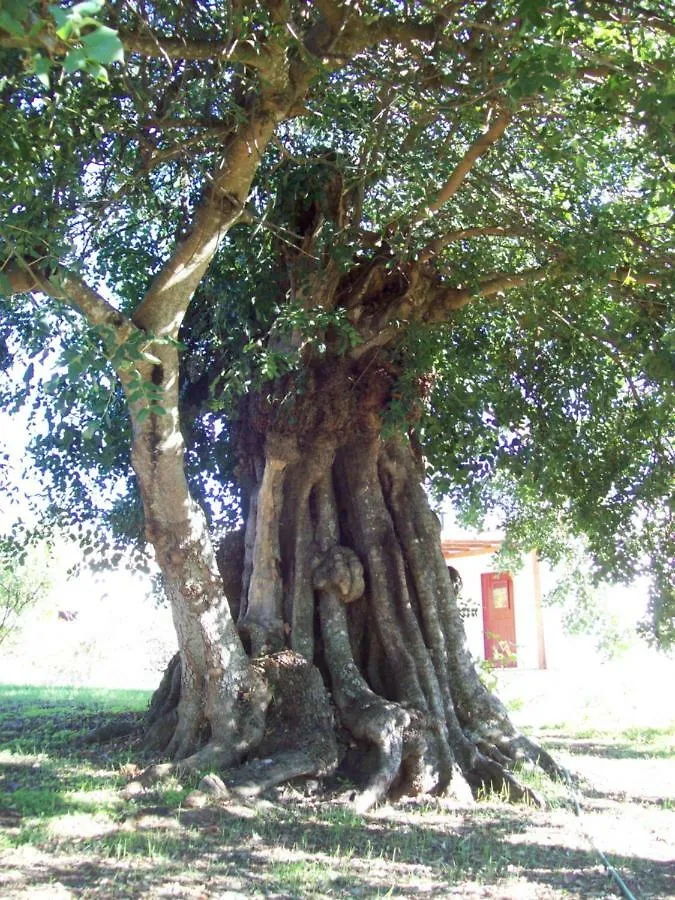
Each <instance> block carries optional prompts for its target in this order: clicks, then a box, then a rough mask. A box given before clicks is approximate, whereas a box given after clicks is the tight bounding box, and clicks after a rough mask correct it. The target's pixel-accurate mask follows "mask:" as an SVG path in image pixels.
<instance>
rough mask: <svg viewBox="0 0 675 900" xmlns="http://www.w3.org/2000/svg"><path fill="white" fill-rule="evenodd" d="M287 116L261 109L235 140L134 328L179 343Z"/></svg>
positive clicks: (262, 106)
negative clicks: (191, 308) (264, 156)
mask: <svg viewBox="0 0 675 900" xmlns="http://www.w3.org/2000/svg"><path fill="white" fill-rule="evenodd" d="M283 113H284V110H282V109H280V108H279V107H276V106H274V105H270V106H266V105H265V104H264V103H261V104H260V105H259V106H258V108H257V109H256V110H255V111H252V112H251V113H250V118H249V120H248V121H247V122H245V123H243V124H242V125H241V126H240V127H239V129H238V130H237V131H236V132H235V133H234V134H233V135H232V137H231V139H230V141H229V143H228V145H227V147H226V151H225V154H224V155H223V158H222V159H221V161H220V164H219V165H218V167H217V171H216V172H215V173H214V174H213V175H212V177H211V180H210V185H209V187H208V189H207V190H206V191H205V196H204V200H203V201H202V203H201V204H200V206H199V207H198V208H197V210H196V213H195V217H194V220H193V226H192V230H191V232H190V233H189V235H188V236H187V237H186V238H185V239H184V240H182V241H180V242H179V243H178V244H177V245H176V247H175V249H174V251H173V253H172V254H171V256H170V257H169V259H168V260H167V261H166V263H165V264H164V266H163V267H162V269H161V270H160V271H159V273H158V274H157V275H156V276H155V278H154V280H153V282H152V284H151V286H150V288H149V290H148V292H147V294H146V295H145V297H144V298H143V300H142V301H141V304H140V305H139V307H138V309H137V310H136V312H135V313H134V315H133V321H134V323H135V324H136V325H137V326H138V327H139V328H142V329H143V330H144V331H150V332H152V333H153V334H155V335H157V336H158V337H165V336H169V337H174V338H175V337H177V336H178V330H179V329H180V326H181V323H182V321H183V317H184V315H185V312H186V310H187V308H188V305H189V304H190V301H191V300H192V297H193V295H194V293H195V291H196V290H197V287H198V286H199V283H200V281H201V280H202V278H203V277H204V274H205V273H206V270H207V269H208V267H209V265H210V263H211V260H212V259H213V257H214V256H215V254H216V251H217V249H218V245H219V244H220V241H221V239H222V238H223V237H224V235H225V234H226V233H227V232H228V231H229V229H230V228H231V227H232V225H234V224H235V222H237V221H238V220H239V219H240V218H241V216H242V215H244V213H245V206H246V199H247V196H248V192H249V189H250V186H251V182H252V181H253V178H254V176H255V173H256V170H257V168H258V164H259V162H260V158H261V156H262V154H263V152H264V150H265V147H266V146H267V144H268V142H269V140H270V139H271V137H272V135H273V134H274V129H275V126H276V123H277V121H279V120H280V119H281V118H282V117H283Z"/></svg>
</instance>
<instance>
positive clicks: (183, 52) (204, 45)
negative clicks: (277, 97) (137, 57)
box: [118, 28, 270, 72]
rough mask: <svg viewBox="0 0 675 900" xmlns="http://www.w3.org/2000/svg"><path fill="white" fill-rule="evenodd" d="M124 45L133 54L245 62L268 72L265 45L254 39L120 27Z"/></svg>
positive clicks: (120, 35)
mask: <svg viewBox="0 0 675 900" xmlns="http://www.w3.org/2000/svg"><path fill="white" fill-rule="evenodd" d="M118 34H119V38H120V40H121V41H122V43H123V44H124V47H125V48H126V49H127V50H129V51H130V52H131V53H140V54H141V55H142V56H150V57H159V58H160V59H187V60H222V61H224V62H231V63H242V64H243V65H246V66H251V68H254V69H258V70H260V71H262V72H265V71H266V70H267V69H268V68H269V65H270V60H269V57H268V56H267V52H266V47H265V46H264V45H263V44H254V42H253V41H241V40H233V41H232V42H230V43H226V42H224V41H198V40H190V39H188V38H168V37H163V36H162V35H158V34H155V33H154V32H152V31H150V30H148V33H147V34H140V33H139V32H138V31H128V30H127V29H124V28H121V29H120V30H119V32H118Z"/></svg>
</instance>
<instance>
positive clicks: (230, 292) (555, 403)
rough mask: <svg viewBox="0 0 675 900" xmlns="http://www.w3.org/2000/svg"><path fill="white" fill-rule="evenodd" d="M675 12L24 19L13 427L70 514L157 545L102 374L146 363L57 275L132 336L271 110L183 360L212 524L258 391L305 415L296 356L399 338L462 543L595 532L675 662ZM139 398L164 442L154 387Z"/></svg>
mask: <svg viewBox="0 0 675 900" xmlns="http://www.w3.org/2000/svg"><path fill="white" fill-rule="evenodd" d="M667 7H668V4H667V3H659V2H656V0H654V2H652V3H651V4H649V5H648V8H647V7H645V6H642V5H639V4H637V3H633V2H624V3H607V2H602V0H588V2H584V3H574V2H562V0H553V2H550V3H546V4H542V3H539V2H537V0H500V2H491V0H475V2H451V3H447V4H442V3H438V4H437V3H434V2H414V3H408V4H400V3H399V2H397V0H391V2H389V0H366V2H363V3H361V4H356V5H354V6H351V5H350V4H345V5H343V4H342V3H340V2H333V0H324V2H316V3H313V4H311V3H304V2H289V3H283V2H276V0H275V2H272V0H270V2H267V3H263V4H248V3H246V2H233V3H230V4H224V3H217V2H213V0H200V2H196V3H164V2H161V0H158V2H149V0H148V2H144V0H139V2H110V3H107V4H103V3H101V2H97V0H92V2H88V3H81V4H77V5H75V6H73V7H68V6H66V5H64V4H55V5H53V6H50V7H48V11H46V10H45V7H44V5H43V4H41V3H18V2H14V3H4V4H3V10H2V14H1V15H0V76H1V77H0V95H1V97H2V104H1V106H0V129H1V130H2V133H3V135H5V136H6V137H5V139H4V141H3V149H2V152H1V154H0V179H1V180H2V182H3V184H4V185H5V188H4V190H3V195H2V200H1V201H0V202H1V204H2V207H1V210H0V218H1V220H2V224H1V225H0V253H1V255H2V261H3V266H4V268H5V269H6V271H7V273H8V274H7V277H6V278H5V281H6V282H7V281H8V278H9V274H10V273H11V272H16V270H17V267H18V269H19V270H23V271H24V272H31V273H34V272H36V271H37V270H38V269H39V271H40V273H41V274H40V277H41V278H42V279H44V280H43V282H42V287H43V288H45V290H44V291H43V292H42V294H35V293H33V294H32V295H29V294H26V293H17V292H16V289H17V288H16V285H17V283H18V282H17V280H16V275H15V280H14V282H13V283H12V282H11V279H9V283H8V284H5V288H6V293H7V294H8V297H7V299H5V300H4V301H3V317H2V321H1V323H0V328H1V330H2V333H1V341H2V342H1V345H0V346H1V348H2V351H3V353H2V364H3V367H4V370H5V372H6V374H7V376H8V379H7V381H6V382H5V385H4V387H3V404H4V406H5V407H6V408H9V409H11V408H15V407H16V406H17V405H19V404H21V403H24V402H29V403H32V404H34V407H35V410H36V418H38V419H39V421H40V422H41V428H40V429H39V435H38V436H36V437H35V438H34V440H33V453H34V457H35V459H36V461H37V463H38V465H39V467H40V468H41V469H42V470H43V472H44V473H45V475H46V476H48V477H47V478H46V481H45V493H46V494H47V495H48V497H49V499H50V501H51V507H50V513H51V515H53V516H54V517H55V518H57V519H58V520H59V521H63V522H68V521H70V522H72V521H75V522H80V523H81V522H83V521H92V517H95V516H97V515H98V516H99V517H100V519H101V520H103V521H104V522H105V523H106V524H107V525H112V526H113V527H114V528H115V529H116V530H117V531H118V532H124V533H126V534H127V535H132V536H134V535H135V536H136V537H137V536H138V535H139V534H140V529H141V524H142V515H141V513H140V506H139V502H138V500H137V498H136V495H135V492H134V487H133V483H132V480H131V477H130V458H129V441H130V433H129V426H128V424H127V421H126V416H125V400H124V398H123V395H122V392H121V390H120V387H119V383H118V381H117V378H116V376H115V372H114V370H117V371H118V372H119V371H120V370H122V371H128V372H133V370H134V366H135V365H136V362H137V361H138V360H139V359H142V358H143V355H144V354H145V353H146V352H148V351H147V344H148V343H150V339H149V338H148V340H147V341H146V342H145V343H143V342H141V343H140V344H139V343H138V342H136V344H135V343H134V340H133V339H129V340H128V341H126V342H125V343H122V344H116V345H115V344H114V342H111V341H110V340H109V337H110V336H109V334H107V333H106V331H105V327H106V326H105V325H104V324H103V325H102V324H101V323H100V322H99V323H96V322H92V319H91V318H89V319H87V318H83V317H82V316H81V315H80V313H81V312H82V305H81V304H78V303H77V302H72V300H71V299H69V297H68V291H67V289H66V290H65V291H64V289H63V285H64V283H65V282H64V273H66V272H67V273H69V275H70V276H71V277H77V278H79V279H81V280H82V281H83V282H86V283H88V284H89V285H90V286H91V287H93V288H94V289H96V290H97V291H98V292H99V294H100V295H101V296H102V297H103V298H104V299H105V300H106V301H107V302H108V303H109V304H111V306H112V307H114V308H115V309H118V310H120V311H121V312H122V313H124V314H125V315H128V316H132V315H133V313H134V311H135V310H137V309H138V308H139V305H140V304H141V301H142V299H143V297H144V295H145V294H146V292H147V291H148V289H149V288H150V287H151V285H152V284H153V279H154V278H155V277H156V276H157V275H158V273H161V272H162V270H163V267H164V266H165V265H166V264H167V260H170V259H171V257H172V253H173V252H174V248H175V247H176V246H177V242H180V241H182V240H184V239H186V238H187V237H189V236H190V234H191V233H192V228H193V222H194V218H195V215H196V214H197V213H198V212H199V210H200V209H201V208H202V207H203V206H204V203H205V202H206V201H205V198H206V197H210V196H211V195H210V193H209V192H210V191H211V190H212V185H213V184H214V179H216V178H217V177H220V176H219V175H218V173H219V172H220V171H221V170H220V169H219V166H222V165H223V159H224V158H225V156H224V154H226V153H227V151H228V148H229V147H231V146H232V142H233V141H234V140H235V139H236V136H237V135H238V134H239V132H240V131H241V129H242V128H243V127H245V125H246V124H247V123H248V122H252V121H257V119H256V117H257V116H260V115H262V114H261V113H260V110H261V108H262V107H263V106H264V107H265V115H268V116H275V117H276V118H277V120H278V122H277V124H276V127H275V130H274V135H273V137H272V139H271V140H269V142H268V143H267V144H266V145H265V146H264V147H261V148H259V149H260V157H261V158H260V161H259V165H258V166H257V171H256V174H255V177H254V179H253V182H252V186H251V189H250V190H249V191H248V196H247V197H246V202H245V205H244V207H243V208H242V209H241V210H240V215H239V218H238V221H237V224H236V227H234V228H233V229H232V230H230V231H229V233H228V234H227V236H226V237H225V238H224V239H223V240H222V241H221V242H220V246H219V249H218V252H217V254H216V256H215V258H214V260H213V262H212V264H211V266H210V268H209V269H208V272H207V274H206V275H205V276H204V277H203V278H202V279H201V282H200V284H199V286H198V288H197V291H196V294H195V296H194V299H193V300H192V302H191V304H190V306H189V309H188V311H187V315H186V317H185V319H184V320H183V321H182V327H181V331H180V335H179V336H178V339H179V341H180V344H181V347H182V352H181V379H182V400H183V430H184V433H185V434H186V435H187V436H188V447H189V453H188V466H189V470H190V477H191V479H192V485H193V488H194V490H195V492H196V493H197V495H198V496H199V498H200V499H201V500H202V501H203V503H204V504H205V505H206V507H207V509H208V511H209V514H210V516H211V517H212V520H213V521H214V522H215V523H216V524H223V523H227V522H232V521H233V520H234V519H236V517H237V514H238V509H237V499H236V498H237V493H236V492H237V485H236V480H235V478H234V472H233V465H234V457H233V453H232V447H231V437H232V428H231V423H232V420H233V417H236V413H237V408H238V407H237V404H238V402H239V398H240V397H241V396H242V394H244V393H245V392H246V391H248V390H250V389H251V388H252V387H254V388H260V387H262V386H264V384H265V383H267V382H269V381H271V380H275V379H276V381H277V383H279V382H282V383H283V385H284V390H285V392H286V394H285V396H287V397H290V398H292V397H293V396H297V395H298V394H300V393H301V392H302V391H303V367H305V366H306V365H307V362H308V360H317V359H320V358H322V357H326V358H334V357H339V356H340V355H341V354H344V353H346V352H348V351H351V350H353V349H354V348H355V347H358V346H359V345H361V346H362V347H364V348H369V347H373V348H376V347H377V346H378V341H380V338H379V337H378V336H381V335H386V341H384V340H382V341H381V345H382V347H383V350H382V353H383V357H384V356H385V355H386V359H387V364H388V365H390V366H391V367H392V371H395V372H396V376H397V386H396V389H395V390H394V391H393V392H392V394H391V397H390V398H389V401H388V407H387V421H386V427H387V428H391V429H397V428H398V429H404V430H408V429H410V428H414V430H415V432H416V435H417V438H418V440H419V441H420V443H421V446H422V448H423V450H424V454H425V458H426V462H427V466H428V474H429V477H430V479H431V482H432V484H433V486H434V489H435V490H436V491H437V492H438V493H439V494H445V495H449V496H450V497H451V498H452V499H453V501H454V502H455V504H456V505H457V506H458V507H459V508H461V509H463V510H464V513H465V516H466V517H467V518H472V517H473V519H474V520H479V519H480V516H481V515H482V514H483V513H484V512H485V511H488V510H494V509H499V510H501V514H502V517H503V519H504V521H505V523H506V524H507V525H508V526H509V529H510V534H511V539H512V541H513V546H514V548H515V549H521V548H525V547H532V546H536V547H539V548H540V549H541V550H542V551H543V552H544V553H547V554H548V555H549V556H551V557H552V558H554V559H555V558H557V557H559V556H560V553H561V552H562V546H563V544H564V540H565V535H566V534H569V533H583V534H585V535H586V536H587V539H588V542H589V546H590V548H591V550H592V552H593V554H594V558H595V559H596V561H597V570H598V574H601V575H603V576H610V577H612V576H616V577H621V578H624V579H630V578H631V577H633V576H634V575H635V574H637V573H639V572H641V571H645V570H647V571H649V572H650V573H651V574H652V576H653V581H654V585H655V588H654V595H653V613H654V615H653V620H652V623H651V628H652V634H653V635H654V636H655V637H657V638H658V639H659V640H660V641H661V642H662V643H666V644H667V643H669V642H671V641H672V640H673V638H675V628H674V626H673V618H672V614H673V608H674V605H675V599H674V594H673V592H674V590H675V584H674V582H673V572H674V571H675V547H674V546H673V534H674V533H675V529H674V528H673V508H672V498H673V494H672V488H673V463H674V461H675V460H674V450H673V434H674V430H675V429H674V426H675V413H674V408H675V407H674V404H673V399H674V388H675V384H674V379H673V375H674V368H673V351H674V350H675V326H674V324H673V305H672V287H673V257H672V236H673V228H672V225H673V218H672V216H673V213H672V208H673V203H672V201H673V190H674V187H673V185H674V182H673V178H672V174H673V156H672V143H671V137H672V130H673V124H674V123H675V112H674V110H675V105H674V102H673V101H674V97H675V95H674V94H673V83H672V59H673V41H672V38H673V27H672V25H671V24H670V23H669V21H668V10H667ZM336 22H341V23H342V25H341V30H339V29H338V32H339V36H338V37H335V33H338V32H335V33H334V31H335V30H334V26H335V23H336ZM329 26H330V27H329ZM322 29H323V31H322ZM327 31H330V32H331V34H333V37H332V38H331V41H330V42H329V44H326V45H324V43H323V40H324V37H323V35H324V32H326V33H327ZM280 60H281V61H283V64H284V65H285V66H286V69H285V71H286V72H287V73H288V72H290V73H291V74H290V76H289V78H288V79H287V80H286V81H284V82H283V84H281V81H279V74H278V66H279V65H281V62H280ZM277 81H279V84H277ZM300 82H302V84H303V87H302V89H298V90H297V91H296V94H297V95H296V96H292V97H291V99H290V100H289V99H288V97H289V96H290V95H291V94H293V90H295V89H296V87H297V84H298V83H300ZM284 92H285V93H284ZM230 200H231V198H230V197H229V196H227V197H224V198H222V202H223V203H226V202H230ZM235 201H236V202H238V200H236V198H235ZM209 202H211V201H209ZM374 279H375V280H377V279H379V281H378V284H379V285H381V286H384V287H385V295H386V293H387V291H389V294H390V296H391V298H392V303H391V308H390V309H388V310H386V315H385V312H384V311H382V310H380V311H377V313H376V311H375V310H374V309H372V308H371V307H368V299H369V298H368V291H369V288H370V286H371V284H372V283H373V280H374ZM406 280H407V283H408V284H409V285H412V287H410V289H409V290H408V291H407V292H406V289H404V288H403V287H402V285H404V284H405V283H406ZM50 284H51V285H52V286H53V287H54V290H53V291H52V293H53V294H56V297H57V299H56V300H50V301H48V300H47V298H46V296H45V294H47V293H49V285H50ZM326 285H329V286H330V289H329V288H327V287H326ZM415 285H416V286H417V287H415ZM420 285H421V287H420ZM359 290H361V296H362V297H363V298H364V301H363V304H364V309H363V310H362V311H361V312H360V313H359V315H360V318H358V319H357V316H356V313H355V311H354V310H355V308H356V307H355V305H354V304H355V303H356V300H354V298H355V297H357V295H358V293H359ZM416 290H417V293H415V291H416ZM343 296H344V297H348V296H349V297H350V298H351V300H350V302H352V301H354V302H353V304H352V306H351V307H350V306H348V305H346V304H345V303H343V302H341V300H340V298H341V297H343ZM418 297H420V298H421V299H420V300H419V301H418ZM59 298H60V299H59ZM404 301H405V302H404ZM364 322H365V323H366V325H365V327H364ZM162 340H167V341H169V340H172V341H175V340H176V336H171V335H169V336H165V337H163V338H162ZM110 359H112V364H113V365H112V367H111V364H110V362H109V360H110ZM128 396H129V395H128ZM137 396H138V397H141V398H144V399H145V401H146V405H147V409H148V414H155V413H158V414H161V412H162V410H161V406H159V404H158V401H157V399H156V398H154V397H153V395H152V391H151V390H150V391H148V387H147V384H144V383H142V382H141V380H140V379H139V384H138V392H137ZM132 399H133V393H132ZM282 399H283V398H282ZM289 402H291V401H289ZM38 410H39V413H38Z"/></svg>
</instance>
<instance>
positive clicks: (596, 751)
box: [546, 735, 675, 760]
mask: <svg viewBox="0 0 675 900" xmlns="http://www.w3.org/2000/svg"><path fill="white" fill-rule="evenodd" d="M546 747H547V748H548V749H549V750H552V751H556V750H565V751H566V752H567V753H570V754H572V755H575V756H595V757H598V758H599V759H638V760H651V759H672V758H673V756H675V754H674V753H673V750H672V749H671V748H668V747H649V746H645V747H644V748H642V747H636V746H635V743H634V742H633V743H631V742H630V741H628V740H626V741H616V740H611V739H607V740H604V741H603V740H599V739H597V738H566V737H563V736H560V737H558V736H556V737H550V736H548V735H547V736H546Z"/></svg>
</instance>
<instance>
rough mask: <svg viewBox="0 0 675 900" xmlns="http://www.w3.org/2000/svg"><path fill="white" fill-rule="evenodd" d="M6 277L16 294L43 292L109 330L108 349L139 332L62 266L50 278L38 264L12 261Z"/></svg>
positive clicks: (8, 265) (94, 323) (98, 326)
mask: <svg viewBox="0 0 675 900" xmlns="http://www.w3.org/2000/svg"><path fill="white" fill-rule="evenodd" d="M2 274H3V275H4V276H5V278H6V279H7V280H8V281H9V284H10V287H11V289H12V291H13V292H14V293H16V294H22V293H33V292H39V293H41V294H45V295H46V296H47V297H51V298H53V299H54V300H61V301H62V302H64V303H67V304H68V306H71V307H72V308H73V309H76V310H77V311H78V312H80V313H81V314H82V315H83V316H84V318H85V319H86V320H87V322H88V323H89V324H90V325H91V326H92V327H94V328H99V329H107V330H108V331H111V332H112V334H114V338H113V339H112V341H110V340H108V341H107V342H106V343H107V344H108V348H109V349H111V344H112V349H114V347H115V346H118V345H119V344H121V343H123V342H124V341H126V340H127V339H128V338H129V337H130V335H131V334H132V332H134V331H135V330H136V329H135V328H134V326H133V324H132V323H131V322H130V321H129V319H127V317H126V316H125V315H123V314H122V313H121V312H120V311H119V310H118V309H115V307H114V306H113V305H112V304H111V303H108V301H107V300H105V299H104V298H103V297H102V296H101V295H100V294H99V293H97V291H95V290H94V289H93V288H91V287H89V285H88V284H87V283H86V282H85V281H83V279H82V278H80V277H79V276H78V275H74V274H73V273H72V272H69V271H68V270H67V269H65V268H62V267H59V268H57V270H56V272H54V271H53V270H52V273H51V274H50V275H47V274H46V273H45V272H41V271H40V269H39V268H38V267H37V266H36V265H35V264H33V265H30V264H29V263H27V262H26V261H25V260H12V261H11V262H9V263H8V264H7V265H6V266H5V267H4V269H3V270H2Z"/></svg>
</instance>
